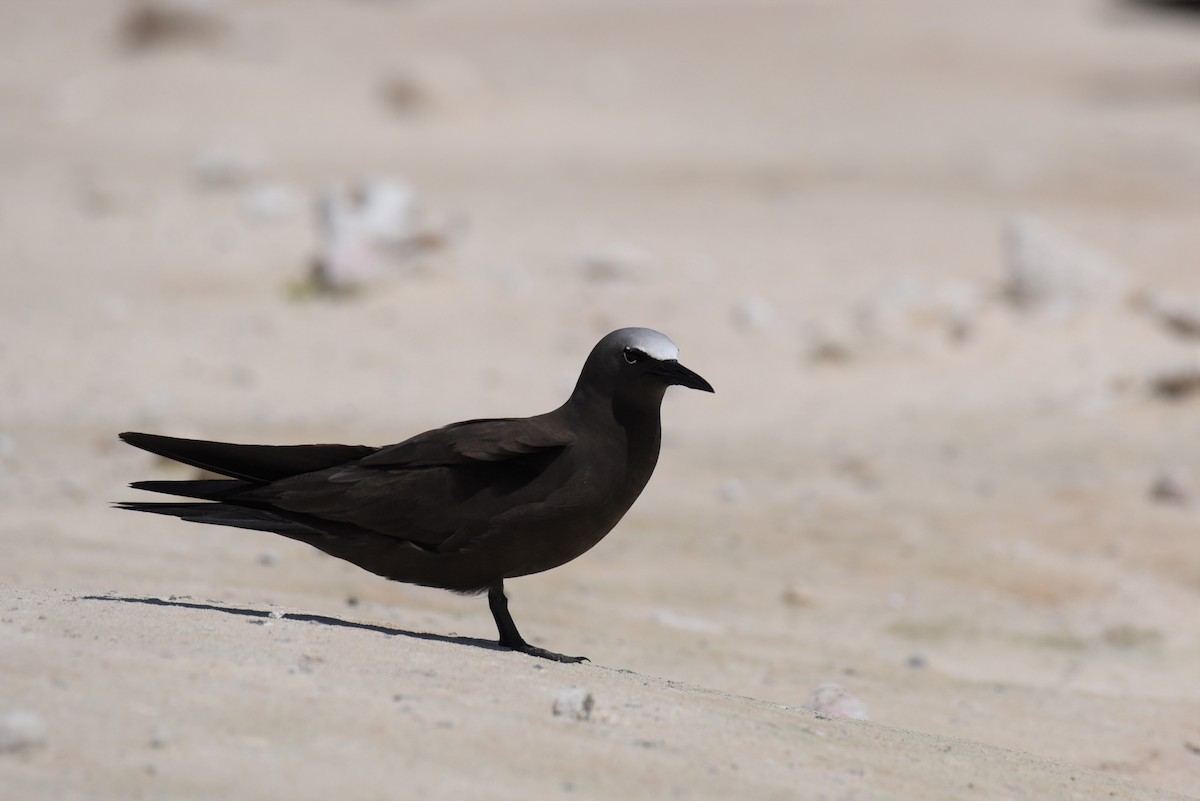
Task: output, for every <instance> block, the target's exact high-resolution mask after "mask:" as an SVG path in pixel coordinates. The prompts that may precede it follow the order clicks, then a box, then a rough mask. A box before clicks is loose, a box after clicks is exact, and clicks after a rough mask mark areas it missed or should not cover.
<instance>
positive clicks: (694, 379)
mask: <svg viewBox="0 0 1200 801" xmlns="http://www.w3.org/2000/svg"><path fill="white" fill-rule="evenodd" d="M650 372H652V373H654V374H655V375H656V376H659V377H660V378H663V379H665V380H666V382H667V383H668V384H674V385H677V386H681V387H687V388H688V389H699V390H703V391H704V392H715V390H714V389H713V388H712V384H710V383H708V382H707V381H705V380H704V379H703V378H701V377H700V374H699V373H693V372H692V371H691V370H689V369H687V368H686V367H684V366H683V365H682V364H680V363H679V362H677V361H676V360H675V359H669V360H667V361H662V362H658V363H657V364H655V365H654V367H653V368H651V370H650Z"/></svg>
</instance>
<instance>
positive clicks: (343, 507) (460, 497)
mask: <svg viewBox="0 0 1200 801" xmlns="http://www.w3.org/2000/svg"><path fill="white" fill-rule="evenodd" d="M572 439H573V438H572V437H571V435H570V433H569V432H564V431H562V430H561V429H560V428H558V427H557V426H555V425H554V424H552V423H543V422H542V421H540V420H538V419H537V418H534V419H532V420H530V419H518V420H472V421H468V422H465V423H457V424H455V425H451V426H447V427H445V428H440V429H437V430H435V431H430V432H427V433H425V434H420V435H418V436H416V437H413V438H412V439H410V440H407V441H405V442H402V443H400V444H398V445H392V446H389V447H385V448H381V449H380V450H378V451H376V452H375V453H372V454H370V455H368V456H366V457H365V458H363V459H359V460H357V461H354V462H350V463H347V464H345V465H341V466H339V467H334V468H330V469H328V470H321V471H318V472H314V473H308V474H306V475H301V476H295V477H292V478H287V479H283V480H281V481H277V482H274V483H272V484H269V485H267V486H265V487H260V488H257V489H254V490H251V491H250V492H247V493H244V494H243V495H241V496H239V497H240V498H241V499H243V500H248V501H252V502H265V503H268V504H270V505H272V506H274V507H276V508H279V509H283V510H287V511H289V512H293V513H299V514H303V515H307V516H309V519H310V520H311V521H313V522H317V521H320V520H327V521H336V522H338V523H348V524H351V525H353V526H356V527H358V528H359V529H363V530H367V531H371V532H374V533H377V534H384V535H387V536H391V537H396V538H399V539H405V540H409V541H411V542H414V543H418V544H421V545H422V546H425V547H429V548H433V549H435V550H445V549H446V548H450V549H452V550H453V549H456V548H457V547H459V546H460V545H461V544H465V543H468V542H470V541H471V540H473V539H474V537H475V535H476V533H478V532H481V531H483V530H486V529H487V528H488V527H489V526H490V525H491V524H492V521H493V520H494V519H495V517H496V515H497V514H499V513H500V512H502V511H505V510H510V509H511V508H512V507H513V505H514V504H517V505H518V506H519V505H521V503H520V501H521V495H522V494H523V493H522V490H523V489H525V488H526V487H528V486H529V485H531V484H533V483H534V482H536V481H538V479H539V478H540V479H542V481H541V482H539V484H540V485H541V486H542V489H541V490H540V492H541V493H545V492H548V491H551V490H552V489H553V487H552V486H547V485H546V480H549V481H550V483H551V484H553V483H554V479H551V478H550V477H548V476H545V475H544V470H545V467H546V465H547V464H549V463H550V462H552V461H553V460H554V459H555V457H556V456H557V454H559V453H561V452H562V450H563V449H564V448H566V447H567V446H568V445H569V444H570V443H571V441H572ZM538 497H539V498H540V497H544V495H538ZM534 501H535V498H533V497H531V498H530V502H531V503H533V502H534Z"/></svg>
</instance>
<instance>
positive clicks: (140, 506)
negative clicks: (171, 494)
mask: <svg viewBox="0 0 1200 801" xmlns="http://www.w3.org/2000/svg"><path fill="white" fill-rule="evenodd" d="M180 483H185V482H180ZM114 505H115V506H116V508H118V509H129V510H130V511H134V512H152V513H153V514H157V515H169V516H171V517H178V518H179V519H180V520H187V521H189V522H192V523H209V524H211V525H215V526H233V527H235V528H248V529H253V530H255V531H271V532H274V533H276V534H282V535H283V536H285V537H291V538H292V539H298V540H302V541H304V542H310V541H312V540H313V539H314V538H316V537H318V536H320V534H321V533H322V532H321V531H320V530H319V529H316V528H314V527H312V526H306V525H304V524H303V523H301V522H299V521H297V520H289V519H288V518H286V517H283V516H281V515H279V514H276V513H275V512H273V511H271V510H268V509H253V508H249V507H245V506H235V505H232V504H226V503H139V502H135V501H125V502H121V503H117V504H114Z"/></svg>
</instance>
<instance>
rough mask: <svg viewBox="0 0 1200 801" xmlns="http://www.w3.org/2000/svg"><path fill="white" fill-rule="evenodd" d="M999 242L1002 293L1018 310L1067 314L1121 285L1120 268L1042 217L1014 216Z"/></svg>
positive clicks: (1112, 293)
mask: <svg viewBox="0 0 1200 801" xmlns="http://www.w3.org/2000/svg"><path fill="white" fill-rule="evenodd" d="M1003 245H1004V258H1005V266H1006V269H1007V273H1008V275H1007V281H1006V283H1005V286H1004V290H1005V295H1006V296H1007V298H1008V300H1009V301H1010V302H1011V303H1012V304H1013V305H1014V306H1016V307H1017V308H1019V309H1022V310H1026V311H1034V312H1039V313H1042V314H1045V315H1048V316H1051V317H1066V316H1069V315H1070V314H1072V313H1074V312H1076V311H1079V310H1080V309H1081V308H1082V307H1083V306H1085V305H1087V304H1090V303H1093V302H1095V301H1099V300H1104V299H1109V298H1113V297H1115V296H1117V295H1118V294H1119V293H1120V292H1121V291H1122V290H1123V289H1124V286H1125V276H1124V274H1123V271H1122V270H1121V269H1120V268H1119V267H1118V266H1117V265H1116V264H1114V263H1113V262H1112V261H1111V260H1110V259H1109V258H1108V257H1107V256H1105V255H1104V254H1103V253H1099V252H1097V251H1095V250H1093V249H1092V248H1090V247H1088V246H1087V245H1085V244H1083V243H1081V242H1078V241H1076V240H1075V239H1073V238H1072V237H1070V236H1068V235H1067V234H1066V233H1064V232H1062V231H1060V230H1058V229H1056V228H1055V227H1053V226H1052V225H1050V224H1049V223H1047V222H1046V221H1044V220H1040V219H1037V218H1035V217H1028V216H1018V217H1015V218H1013V219H1012V220H1010V221H1009V223H1008V225H1007V226H1006V227H1005V230H1004V235H1003Z"/></svg>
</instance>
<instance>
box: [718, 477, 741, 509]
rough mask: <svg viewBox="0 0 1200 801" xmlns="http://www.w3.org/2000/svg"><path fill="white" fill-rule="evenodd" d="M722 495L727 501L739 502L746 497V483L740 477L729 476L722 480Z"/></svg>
mask: <svg viewBox="0 0 1200 801" xmlns="http://www.w3.org/2000/svg"><path fill="white" fill-rule="evenodd" d="M720 495H721V500H722V501H724V502H725V503H738V502H739V501H743V500H745V499H746V485H745V484H744V483H743V482H742V481H741V480H739V479H736V478H727V479H725V480H724V481H722V482H721V490H720Z"/></svg>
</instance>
